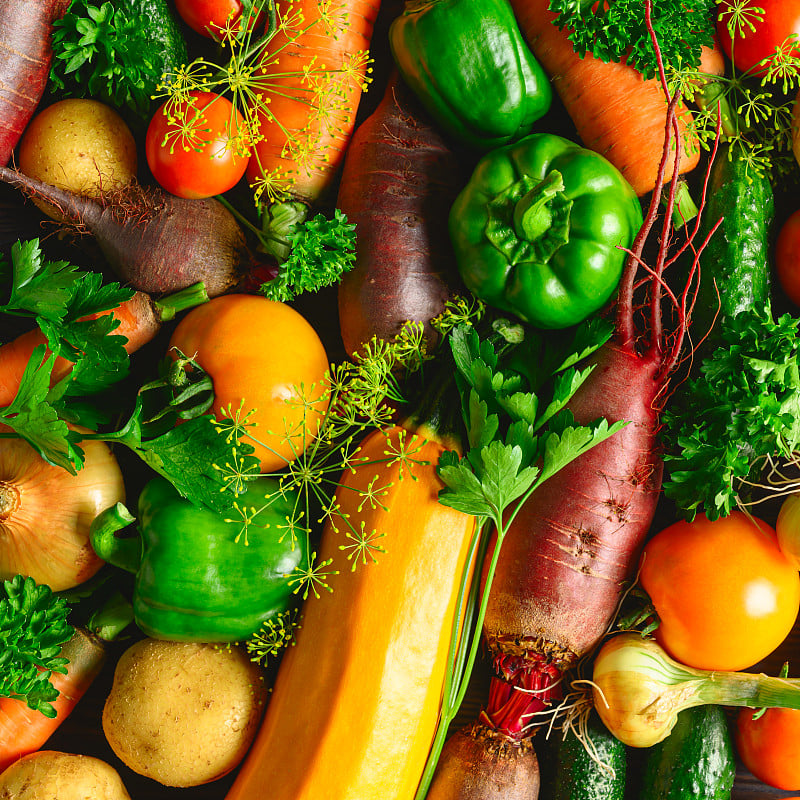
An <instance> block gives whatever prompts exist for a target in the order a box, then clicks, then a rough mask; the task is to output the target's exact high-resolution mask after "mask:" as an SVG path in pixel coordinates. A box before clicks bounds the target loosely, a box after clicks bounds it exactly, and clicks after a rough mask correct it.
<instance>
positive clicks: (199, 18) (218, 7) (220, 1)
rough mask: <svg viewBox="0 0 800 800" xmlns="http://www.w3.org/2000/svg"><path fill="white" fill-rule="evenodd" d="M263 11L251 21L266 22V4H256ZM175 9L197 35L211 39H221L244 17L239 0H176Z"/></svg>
mask: <svg viewBox="0 0 800 800" xmlns="http://www.w3.org/2000/svg"><path fill="white" fill-rule="evenodd" d="M254 6H258V7H260V8H261V9H262V11H260V12H258V13H255V11H256V10H257V9H254V12H253V13H252V14H251V17H250V20H251V21H252V20H255V22H259V21H260V20H261V19H262V18H263V19H264V20H265V21H266V15H265V14H264V13H263V9H264V8H266V2H260V3H258V2H256V3H254ZM175 8H176V9H177V11H178V13H179V14H180V15H181V19H183V21H184V22H185V23H186V24H187V25H188V26H189V27H190V28H191V29H192V30H193V31H197V33H199V34H202V35H203V36H207V37H208V38H210V39H220V38H221V35H222V32H223V31H225V30H226V29H227V28H229V27H231V26H233V25H234V24H235V23H236V22H237V21H238V19H239V17H241V15H242V4H241V2H240V1H239V0H175Z"/></svg>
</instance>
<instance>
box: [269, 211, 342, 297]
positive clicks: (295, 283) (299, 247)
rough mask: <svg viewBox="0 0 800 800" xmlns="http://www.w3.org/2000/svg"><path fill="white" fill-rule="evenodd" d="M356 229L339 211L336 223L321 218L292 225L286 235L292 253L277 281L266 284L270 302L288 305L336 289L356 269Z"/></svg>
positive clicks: (286, 241)
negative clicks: (327, 288)
mask: <svg viewBox="0 0 800 800" xmlns="http://www.w3.org/2000/svg"><path fill="white" fill-rule="evenodd" d="M355 229H356V226H355V225H354V224H350V223H348V222H347V217H346V216H345V214H344V212H342V211H340V210H339V209H338V208H337V209H336V210H335V212H334V216H333V218H332V219H328V218H327V217H325V216H324V215H323V214H317V215H316V216H315V217H313V218H312V219H309V220H303V221H301V222H298V223H296V224H291V225H290V226H289V230H288V231H287V232H286V234H285V242H284V244H285V246H288V247H289V248H290V249H289V251H288V253H287V254H286V255H285V260H284V261H283V263H282V264H281V266H280V271H279V272H278V274H277V276H276V277H275V279H274V280H271V281H269V282H267V283H264V284H262V286H261V293H262V294H263V295H264V296H265V297H267V298H269V299H270V300H277V301H279V302H287V301H290V300H294V298H295V297H296V296H297V295H299V294H302V293H303V292H315V291H317V290H318V289H321V288H322V287H323V286H332V285H333V284H335V283H337V282H338V281H339V279H340V278H341V277H342V274H343V273H345V272H347V271H349V270H351V269H352V268H353V267H354V266H355V260H356V252H355V247H356V235H355Z"/></svg>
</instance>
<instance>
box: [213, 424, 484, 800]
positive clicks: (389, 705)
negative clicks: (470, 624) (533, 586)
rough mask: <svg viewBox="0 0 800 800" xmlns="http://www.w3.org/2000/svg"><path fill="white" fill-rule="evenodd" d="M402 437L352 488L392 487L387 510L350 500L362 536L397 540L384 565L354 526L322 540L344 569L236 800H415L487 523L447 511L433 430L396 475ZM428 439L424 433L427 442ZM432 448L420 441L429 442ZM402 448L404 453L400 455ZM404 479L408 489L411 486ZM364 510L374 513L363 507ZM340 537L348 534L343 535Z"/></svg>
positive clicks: (322, 601)
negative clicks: (475, 541) (469, 570)
mask: <svg viewBox="0 0 800 800" xmlns="http://www.w3.org/2000/svg"><path fill="white" fill-rule="evenodd" d="M404 435H406V437H407V438H406V449H409V441H410V440H411V437H412V434H411V433H408V434H404V433H403V432H402V429H401V428H393V429H392V430H390V431H389V432H388V439H387V438H386V437H385V435H384V433H381V432H375V433H373V434H371V435H370V436H369V437H367V439H366V440H365V442H364V445H363V448H362V451H361V454H360V455H362V456H366V457H367V458H368V459H369V461H371V462H376V461H382V462H383V463H372V464H365V465H362V466H360V467H358V468H357V469H356V471H355V473H350V472H347V473H345V474H344V475H343V476H342V484H343V485H344V486H345V487H352V488H354V489H357V490H361V491H362V492H363V491H366V490H367V489H368V486H369V485H370V483H371V481H372V480H373V478H374V477H375V476H376V475H377V476H379V477H378V480H377V481H376V482H375V485H376V486H385V485H388V484H391V485H390V486H389V488H388V489H387V490H386V493H385V494H383V495H381V496H380V497H379V498H378V501H377V504H376V505H375V507H371V505H370V503H369V502H363V498H362V497H361V496H360V494H359V492H358V491H351V490H349V489H348V488H341V489H340V490H339V491H338V493H337V497H338V499H339V502H340V504H341V514H343V515H348V518H349V520H350V522H351V523H352V524H353V525H354V527H355V528H356V530H360V528H361V525H362V523H363V526H364V531H365V532H366V533H367V534H369V533H370V532H371V531H373V530H375V531H377V532H378V533H385V534H386V535H385V536H384V537H382V538H380V539H377V540H376V542H375V544H377V545H379V546H381V547H383V548H385V550H386V552H385V553H377V554H376V555H377V563H370V562H369V559H368V563H367V564H363V563H361V561H359V562H358V565H357V566H356V569H355V571H351V567H352V561H351V560H348V559H347V555H348V553H349V554H351V555H352V550H348V549H341V548H343V547H344V548H347V547H348V545H352V544H353V540H352V539H349V538H347V536H346V533H345V531H346V530H347V529H346V528H345V526H344V524H343V522H342V519H341V517H339V518H336V517H334V519H333V520H332V521H329V522H328V524H327V525H326V527H325V530H324V532H323V538H322V544H321V552H320V554H319V557H318V559H319V561H322V560H325V559H329V558H330V559H333V564H332V565H331V566H330V567H329V569H331V570H339V574H338V575H334V576H332V578H331V579H330V581H329V585H330V586H331V588H332V589H333V592H332V593H331V594H328V593H325V592H323V593H322V597H320V598H319V599H317V598H315V597H313V596H310V597H309V600H308V602H307V603H306V606H305V609H304V616H303V620H302V622H301V625H302V627H301V628H300V630H299V633H298V637H297V643H296V645H295V646H294V647H291V648H289V650H288V651H287V653H286V655H285V657H284V660H283V662H282V664H281V667H280V671H279V674H278V678H277V681H276V684H275V688H274V692H273V695H272V699H271V700H270V704H269V706H268V708H267V713H266V717H265V719H264V722H263V724H262V727H261V730H260V732H259V734H258V736H257V738H256V741H255V743H254V745H253V747H252V749H251V751H250V753H249V755H248V757H247V760H246V761H245V764H244V766H243V767H242V769H241V771H240V773H239V775H238V777H237V780H236V782H235V783H234V785H233V787H232V789H231V790H230V793H229V794H228V796H227V800H263V798H265V797H268V798H269V799H270V800H323V799H324V798H330V800H411V798H413V797H414V794H415V791H416V789H417V784H418V782H419V778H420V775H421V774H422V770H423V768H424V765H425V760H426V758H427V754H428V750H429V748H430V745H431V741H432V739H433V735H434V732H435V729H436V723H437V719H438V715H439V706H440V701H441V694H442V687H443V683H444V678H445V667H446V660H447V650H448V645H449V639H450V635H451V629H452V624H453V620H454V618H455V615H456V602H457V595H458V586H459V580H460V577H461V574H462V572H463V570H464V569H465V567H466V566H467V562H468V559H469V552H470V541H471V538H472V534H473V530H474V518H473V517H470V516H468V515H466V514H463V513H461V512H458V511H454V510H453V509H450V508H447V507H445V506H443V505H441V504H439V502H438V501H437V493H438V491H439V489H440V488H441V483H440V481H439V479H438V478H437V476H436V474H435V467H436V463H437V462H438V459H439V455H440V453H441V452H442V450H443V446H442V444H440V443H439V442H438V441H436V440H435V438H433V437H431V436H430V435H429V432H427V431H426V433H425V435H426V439H425V441H424V444H423V446H422V447H421V448H420V449H419V450H418V451H417V452H416V453H415V454H414V458H416V459H424V460H425V461H427V462H428V464H427V465H425V466H419V465H415V466H414V467H413V473H414V476H415V478H416V480H414V479H412V478H411V477H409V475H408V471H407V467H403V466H402V464H400V463H389V462H391V460H392V456H391V455H389V456H387V455H386V453H387V451H393V450H394V449H395V448H396V447H397V446H398V443H399V440H400V437H401V436H404ZM419 435H420V436H421V435H422V434H419ZM421 441H422V439H418V440H417V444H419V443H420V442H421ZM390 443H392V444H390ZM401 469H402V474H403V477H402V479H401V477H400V475H401ZM362 503H363V505H362ZM337 528H338V529H339V530H338V531H337V530H336V529H337Z"/></svg>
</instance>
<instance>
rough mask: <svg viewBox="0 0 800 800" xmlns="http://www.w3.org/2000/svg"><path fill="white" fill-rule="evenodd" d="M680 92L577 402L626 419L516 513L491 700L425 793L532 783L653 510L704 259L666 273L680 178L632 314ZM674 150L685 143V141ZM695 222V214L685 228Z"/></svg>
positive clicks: (475, 795) (434, 796) (493, 607)
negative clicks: (530, 744)
mask: <svg viewBox="0 0 800 800" xmlns="http://www.w3.org/2000/svg"><path fill="white" fill-rule="evenodd" d="M648 9H649V3H648ZM648 19H649V13H648ZM677 104H678V103H677V98H675V99H674V100H673V102H671V103H670V106H669V110H668V114H667V117H666V121H665V131H667V135H666V137H665V144H664V149H663V152H662V158H661V161H660V164H659V167H658V172H657V176H656V183H655V192H654V194H653V197H652V199H651V203H650V207H649V211H648V214H647V217H646V219H645V223H644V225H643V227H642V229H641V231H640V233H639V235H638V237H637V239H636V242H635V243H634V247H633V250H632V253H631V255H630V257H629V259H628V261H627V263H626V268H625V273H624V275H623V280H622V283H621V284H620V290H619V296H618V301H617V308H616V321H615V323H616V326H615V334H614V336H613V337H612V339H611V340H610V341H609V342H608V343H607V344H606V345H604V346H603V347H602V348H600V349H599V350H598V351H597V353H596V354H595V356H594V357H593V361H594V370H593V372H592V373H591V375H590V376H589V378H587V380H586V381H585V382H584V383H583V384H582V385H581V387H580V388H579V389H578V391H577V392H576V394H575V395H574V396H573V398H572V400H571V401H570V403H569V408H570V410H571V411H572V413H573V414H574V416H575V419H576V421H577V422H578V424H586V423H588V422H590V421H591V420H594V419H597V418H600V417H604V418H606V419H607V420H608V421H609V422H611V421H616V420H627V421H628V422H629V424H628V425H627V426H626V427H624V428H623V429H622V430H621V431H619V432H617V433H616V434H615V435H613V436H612V437H610V438H609V439H607V440H605V441H604V442H602V443H600V444H598V445H597V446H596V447H594V448H592V449H591V450H589V451H588V452H587V453H585V454H583V455H581V456H580V457H579V458H577V459H575V460H574V461H572V462H571V463H570V464H569V465H567V466H566V467H564V468H563V469H561V470H560V471H559V472H558V473H557V474H556V475H555V476H553V477H552V478H550V479H549V480H547V481H546V482H545V483H544V484H543V485H542V486H540V487H539V488H537V489H536V490H535V491H534V492H533V494H532V495H531V497H530V498H529V500H528V501H527V502H526V503H525V505H524V506H523V507H522V508H521V510H520V511H519V512H518V514H517V515H516V517H515V518H514V521H513V522H512V523H511V525H510V526H509V528H508V530H507V532H506V534H505V538H504V541H503V546H502V548H500V550H499V551H498V557H497V562H496V570H495V572H494V576H493V580H492V581H491V584H490V589H489V595H488V603H487V609H486V615H485V618H484V622H483V634H484V638H485V641H486V643H487V645H488V648H489V651H490V653H491V655H492V659H493V663H494V666H495V670H496V672H497V677H494V678H493V679H492V683H491V687H490V692H489V700H488V703H487V707H486V708H485V709H484V711H483V712H482V713H481V716H480V719H479V721H478V722H477V723H476V724H475V725H473V726H472V727H471V728H470V729H469V730H468V732H467V733H468V734H469V735H470V736H472V737H473V738H474V739H475V740H476V741H475V742H473V743H472V745H471V746H470V747H465V745H464V742H463V736H462V737H458V738H455V737H453V738H451V739H450V740H448V742H447V743H446V744H445V747H444V750H443V751H442V756H441V760H440V761H439V766H438V768H437V772H436V774H435V775H434V779H433V784H432V786H431V789H430V792H429V794H428V800H454V799H455V798H458V800H488V799H489V798H496V797H499V796H503V797H504V798H508V800H516V798H523V797H528V798H529V797H535V796H536V795H535V792H534V788H535V787H532V785H531V781H532V778H531V774H530V773H531V766H530V760H527V761H526V760H525V759H524V758H521V757H519V755H520V750H521V748H523V747H524V743H525V742H526V740H527V739H528V738H529V737H530V736H531V734H532V732H533V730H534V727H535V724H536V717H535V715H536V714H537V713H540V712H542V711H544V710H545V709H546V708H547V707H548V706H549V705H550V704H551V703H552V701H553V699H554V698H557V696H558V683H559V680H560V678H561V676H562V675H563V673H564V672H565V671H566V670H568V669H570V668H571V667H573V666H574V665H575V664H576V663H577V661H578V660H579V659H580V658H581V657H582V656H583V655H585V654H586V653H588V652H589V650H590V649H591V648H592V647H594V646H595V645H596V644H597V642H598V641H599V640H600V639H601V637H602V636H603V634H604V633H605V632H606V630H607V629H608V626H609V625H610V623H611V621H612V619H613V617H614V614H615V612H616V609H617V606H618V603H619V599H620V593H621V591H622V588H623V584H624V582H625V581H626V580H627V579H629V578H630V576H631V572H632V571H633V569H634V568H635V564H636V561H637V558H638V555H639V552H640V550H641V547H642V544H643V542H644V538H645V536H646V534H647V531H648V529H649V527H650V524H651V522H652V519H653V516H654V513H655V508H656V503H657V501H658V496H659V492H660V485H661V474H662V460H661V455H660V447H659V441H658V429H659V413H660V410H661V409H662V408H663V407H664V404H665V402H666V399H667V396H668V389H669V378H670V375H671V373H672V370H673V369H674V367H675V366H676V364H677V363H678V360H679V358H680V353H681V348H682V345H683V341H684V339H685V337H686V333H687V329H688V324H689V323H688V317H689V313H690V309H691V305H692V297H693V295H694V291H695V290H694V286H695V277H696V270H697V261H696V259H695V261H694V264H693V269H692V270H691V271H690V275H689V278H688V283H687V285H686V286H685V287H684V288H683V290H682V291H681V292H680V293H678V294H675V293H673V292H672V291H670V290H669V289H668V288H666V287H665V284H664V277H663V274H664V269H665V268H666V266H667V264H668V263H672V262H673V261H674V260H675V258H677V257H678V255H679V254H674V255H670V256H669V258H668V256H667V252H666V248H667V247H668V243H669V241H670V227H669V226H670V217H671V214H672V205H673V203H674V195H675V183H673V185H672V188H671V190H670V193H669V198H668V201H667V208H666V211H665V213H664V221H663V228H662V230H661V232H660V241H661V245H660V248H659V252H658V255H657V260H656V264H655V265H654V267H653V269H652V270H649V269H648V271H647V275H648V277H647V278H646V279H645V281H644V282H643V285H644V286H645V287H647V291H648V292H649V299H648V301H647V304H646V313H645V317H644V318H645V320H646V323H647V326H646V329H645V330H641V329H640V328H639V326H638V325H637V324H636V321H637V319H639V317H638V316H637V312H636V309H637V308H639V307H640V306H639V303H638V301H635V300H634V294H635V291H634V289H635V287H637V286H638V285H639V279H638V273H639V269H640V268H641V266H642V260H641V259H642V253H643V250H644V245H645V241H646V239H647V238H648V235H649V233H650V231H651V229H652V228H653V226H654V224H655V220H656V216H657V213H658V206H659V202H660V194H661V188H662V183H663V179H664V174H665V172H666V169H667V162H668V161H669V159H670V157H671V156H670V152H671V151H672V146H673V142H672V138H673V135H672V130H673V129H672V125H673V122H674V115H675V113H677V112H676V107H677ZM672 157H674V158H679V157H680V145H679V144H678V146H677V153H675V154H674V156H672ZM707 179H708V177H707V176H706V181H707ZM701 206H702V204H701ZM698 230H699V223H695V227H694V230H693V233H692V234H691V237H690V239H691V238H692V237H694V236H695V235H696V234H697V231H698ZM688 246H689V245H684V248H686V247H688ZM697 249H698V250H702V246H700V247H698V248H697ZM636 294H637V297H638V293H636ZM665 297H666V298H668V301H669V302H671V304H672V306H673V309H674V314H675V320H674V323H673V326H672V327H671V329H666V326H665V325H664V321H663V320H662V306H663V304H664V298H665ZM485 579H486V578H485ZM497 734H499V735H500V736H501V738H504V739H505V740H507V741H508V742H509V743H510V744H511V745H512V746H511V747H509V752H510V753H511V754H513V757H512V756H511V755H509V756H507V757H501V755H500V754H499V753H498V747H497V745H496V744H494V742H495V738H496V735H497ZM451 742H452V744H451ZM498 760H499V761H500V762H501V763H500V766H498V764H497V762H498ZM509 772H512V774H511V775H509V774H508V773H509ZM497 775H501V776H502V777H503V780H504V784H503V792H502V795H499V794H497V793H495V790H494V787H495V785H496V782H497V780H498V779H499V778H497Z"/></svg>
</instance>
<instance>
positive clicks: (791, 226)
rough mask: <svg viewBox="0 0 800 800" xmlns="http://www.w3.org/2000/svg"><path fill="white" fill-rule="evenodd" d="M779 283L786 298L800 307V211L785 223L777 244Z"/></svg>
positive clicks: (776, 263) (776, 257)
mask: <svg viewBox="0 0 800 800" xmlns="http://www.w3.org/2000/svg"><path fill="white" fill-rule="evenodd" d="M775 267H776V269H777V273H778V282H779V283H780V285H781V288H782V289H783V291H784V292H786V296H787V297H788V298H789V299H790V300H791V301H792V302H793V303H794V304H795V305H796V306H800V211H795V212H794V214H792V215H791V216H790V217H789V219H787V220H786V222H784V223H783V226H782V227H781V230H780V233H779V234H778V239H777V241H776V242H775Z"/></svg>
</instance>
